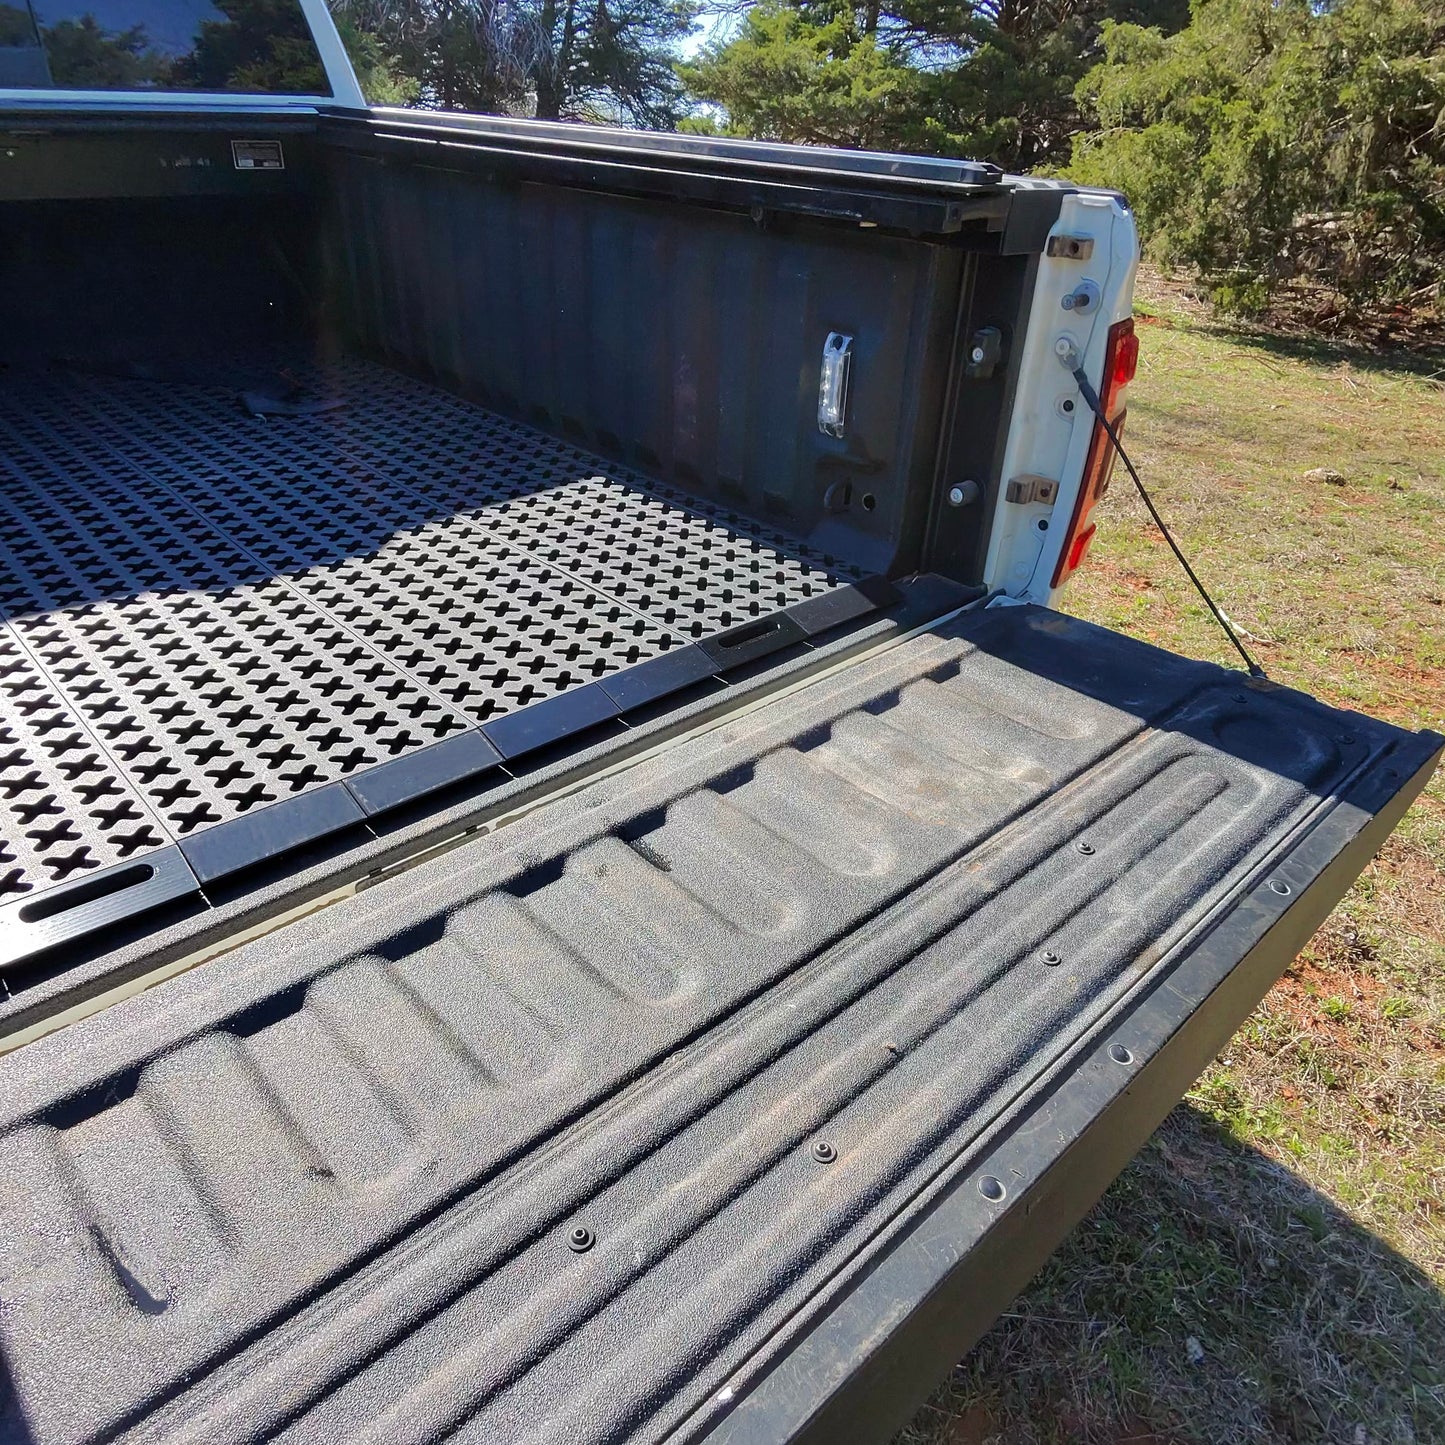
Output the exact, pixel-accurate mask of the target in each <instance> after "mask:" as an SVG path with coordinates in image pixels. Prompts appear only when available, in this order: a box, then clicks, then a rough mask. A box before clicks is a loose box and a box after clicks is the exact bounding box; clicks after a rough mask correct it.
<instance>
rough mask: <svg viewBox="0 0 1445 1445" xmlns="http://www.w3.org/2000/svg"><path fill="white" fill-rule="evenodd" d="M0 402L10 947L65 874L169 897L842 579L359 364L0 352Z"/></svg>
mask: <svg viewBox="0 0 1445 1445" xmlns="http://www.w3.org/2000/svg"><path fill="white" fill-rule="evenodd" d="M297 388H299V389H300V391H301V394H303V395H304V398H305V401H306V404H307V406H308V407H311V408H319V407H322V406H325V407H332V406H333V405H334V408H335V409H326V410H321V409H314V410H309V411H308V412H307V414H304V415H300V416H277V415H272V416H263V417H258V416H255V415H252V414H251V413H250V412H249V411H248V410H247V409H246V408H245V407H244V406H243V405H242V403H241V401H240V398H241V397H242V396H243V395H256V394H260V395H262V396H264V397H268V398H270V399H275V398H277V397H285V396H286V395H288V394H290V393H291V392H293V390H294V389H297ZM0 426H3V427H4V429H5V431H6V436H7V444H6V446H5V448H4V449H3V452H0V797H3V798H4V800H5V803H6V808H5V813H4V820H3V825H0V826H3V829H4V834H3V838H0V951H3V953H4V954H5V955H6V957H4V958H0V962H13V961H14V960H15V959H16V958H17V957H20V956H23V955H24V954H26V953H27V952H33V951H34V950H35V949H36V948H37V947H39V946H44V945H46V944H48V943H49V944H53V941H54V939H56V938H60V937H66V936H69V934H68V933H67V932H66V929H67V928H69V927H71V926H72V925H76V924H77V923H78V924H80V925H83V924H84V923H85V922H86V918H85V916H84V915H83V914H81V913H80V912H79V910H81V909H83V908H87V907H88V908H89V910H90V921H92V922H94V921H97V920H99V921H104V917H105V916H108V915H106V914H104V911H103V910H104V907H105V906H106V900H105V899H101V900H100V901H99V902H100V907H101V910H102V911H101V912H97V902H96V901H95V900H92V901H90V902H89V903H86V902H85V895H84V894H82V895H80V898H81V902H80V903H78V904H76V905H75V906H74V907H72V908H70V909H66V910H61V909H59V908H56V909H55V911H54V912H48V911H47V905H46V904H44V903H42V902H40V900H41V899H42V898H44V897H46V896H49V895H50V894H51V892H52V890H55V889H56V888H57V887H59V886H60V885H71V884H76V883H80V882H84V881H86V880H90V879H93V878H100V879H102V880H119V883H118V884H117V888H116V891H115V892H114V893H110V894H107V895H106V899H108V900H109V907H110V909H111V912H114V911H115V909H116V908H118V907H120V906H122V900H124V901H125V906H129V907H135V906H137V905H138V904H139V903H142V902H149V903H152V904H154V903H156V902H160V901H164V899H165V898H166V897H169V896H175V895H176V894H177V893H178V892H183V891H186V890H189V889H193V888H195V887H196V886H197V884H198V883H199V884H201V885H204V884H206V883H208V882H211V881H213V880H215V879H216V878H218V877H220V876H222V875H225V874H229V873H233V872H235V871H236V870H237V869H240V868H244V867H245V866H246V865H248V864H250V863H253V862H255V861H256V860H257V859H259V858H264V857H270V856H274V854H275V853H276V852H277V850H278V849H279V848H282V847H285V846H287V845H288V844H289V845H291V846H294V845H296V844H299V843H302V842H306V841H308V840H310V839H313V838H315V837H316V836H318V835H320V834H324V833H326V832H328V831H331V830H335V829H337V828H341V827H345V826H349V825H353V824H356V823H357V822H359V821H360V820H362V819H364V818H365V817H366V816H367V815H369V814H371V813H374V812H376V811H378V810H380V809H383V808H385V807H391V806H395V805H397V804H399V803H402V802H406V801H408V800H409V799H411V798H412V797H413V796H415V795H417V794H419V793H422V792H424V791H426V790H427V789H428V788H432V787H435V786H436V785H437V784H438V783H439V782H442V781H446V780H447V779H448V778H450V777H451V776H453V775H455V774H459V773H462V772H465V771H466V770H467V769H468V768H469V767H471V768H475V767H477V766H479V765H480V764H481V763H483V762H488V761H490V762H497V761H500V760H501V759H503V758H509V757H513V756H515V755H517V754H518V753H519V752H521V751H523V750H525V747H526V746H527V745H528V743H529V738H528V736H527V729H528V728H531V729H532V730H533V732H534V733H535V732H536V729H537V728H538V727H542V728H543V731H544V733H545V734H546V735H547V736H551V735H552V734H553V733H565V732H567V731H568V730H570V729H575V728H576V727H578V726H583V725H585V724H586V723H587V722H589V721H591V722H599V721H603V720H606V719H608V718H611V717H613V716H615V715H616V714H617V713H618V711H619V707H618V706H615V705H612V700H611V698H609V697H608V696H607V695H606V694H605V692H603V691H602V690H600V689H599V687H598V686H597V684H599V683H602V684H604V686H605V684H606V680H607V679H616V678H617V677H618V676H619V675H620V674H622V673H623V672H624V670H628V672H629V676H633V677H635V676H636V671H635V670H636V669H637V667H638V666H639V664H642V663H644V662H646V661H648V660H649V659H653V658H657V657H661V656H663V655H664V654H668V653H672V652H676V651H678V650H680V649H684V648H686V647H687V645H688V644H695V643H698V642H700V641H705V640H707V639H710V638H715V637H717V636H718V635H719V634H725V633H728V632H729V631H730V630H732V629H736V628H737V627H739V626H740V625H742V624H748V623H754V622H758V621H760V620H763V619H770V618H776V617H777V616H778V615H779V614H781V613H783V612H785V611H786V609H788V608H789V607H792V606H794V605H795V604H798V603H802V602H805V601H806V600H808V599H810V598H817V597H820V596H822V595H823V594H825V593H828V592H829V591H831V590H833V589H835V588H837V587H838V586H839V585H840V584H842V583H845V582H847V581H849V580H856V579H857V577H858V576H859V574H858V573H857V572H856V571H854V570H852V569H849V568H847V567H845V566H843V565H842V564H840V563H838V562H836V561H834V560H833V559H830V558H828V557H826V556H823V555H820V554H818V553H817V552H815V551H813V550H811V549H810V548H809V547H807V546H806V545H804V544H803V543H801V542H799V541H797V540H795V539H792V538H789V537H787V536H785V535H784V534H782V533H780V532H776V531H773V530H770V529H768V528H767V527H765V526H761V525H758V524H757V523H753V522H745V521H744V519H742V518H741V517H739V516H737V515H734V514H728V513H727V512H725V511H724V510H722V509H720V508H718V507H715V506H713V507H709V506H708V505H707V504H705V503H699V502H696V501H690V500H687V499H684V498H682V497H681V496H680V495H679V494H677V493H675V492H673V491H671V490H669V489H668V488H667V487H665V486H660V485H658V484H655V483H645V482H643V481H642V480H641V479H639V478H638V477H637V476H635V475H634V474H632V473H630V472H628V471H627V469H625V468H622V467H619V466H617V465H615V464H612V463H609V462H608V461H606V460H604V459H602V458H599V457H596V456H593V455H590V454H588V453H587V452H585V451H582V450H580V449H578V448H577V447H575V446H572V445H569V444H567V443H566V442H562V441H558V440H556V439H554V438H551V437H548V436H546V435H544V434H543V433H541V432H538V431H534V430H532V429H530V428H528V427H526V426H523V425H520V424H518V423H515V422H512V421H507V420H504V419H502V418H501V417H498V416H496V415H494V414H492V413H490V412H487V411H484V410H482V409H481V408H479V407H476V406H472V405H469V404H468V403H467V402H465V401H463V400H461V399H459V398H457V397H454V396H451V395H449V394H447V393H444V392H441V391H439V390H436V389H435V388H433V387H430V386H427V385H424V384H422V383H420V382H417V381H414V380H411V379H409V378H407V377H404V376H402V375H400V374H399V373H397V372H394V371H389V370H387V369H386V368H383V367H381V366H377V365H373V364H369V363H367V362H364V361H360V360H355V359H335V360H331V361H329V362H327V363H324V364H322V363H317V362H315V361H313V360H310V359H307V358H305V357H299V356H298V357H286V356H269V357H255V356H249V357H245V358H239V359H234V360H225V359H211V360H210V361H209V362H207V363H206V364H203V365H199V366H198V364H197V363H196V362H195V361H194V360H192V361H191V362H189V363H188V364H187V365H186V366H184V367H182V366H176V367H174V368H171V369H170V370H169V372H168V369H167V368H166V367H165V366H159V367H157V366H151V367H148V368H146V369H144V370H138V369H135V368H132V369H130V370H129V372H127V371H126V370H125V369H117V372H115V373H111V374H107V373H106V372H105V371H104V370H103V369H97V368H95V367H94V366H92V367H91V368H89V369H87V370H80V369H76V370H67V369H66V368H64V367H59V366H51V367H45V368H34V367H31V368H20V367H16V368H12V369H11V370H10V372H9V374H8V375H7V376H6V377H5V378H4V380H3V384H0ZM693 656H694V659H695V660H694V661H693V663H692V665H691V671H690V673H689V674H687V677H685V678H684V680H688V678H690V680H692V681H696V680H698V678H700V677H706V676H707V675H708V674H709V673H710V672H713V671H718V670H720V667H721V662H720V661H714V662H713V663H712V665H710V666H709V665H707V660H706V659H705V658H701V657H700V656H697V655H696V654H694V655H693ZM679 665H680V666H681V665H682V664H679ZM679 676H682V673H679ZM538 703H547V704H548V707H546V708H544V709H542V710H541V711H540V712H539V711H538V709H537V707H536V704H538ZM444 741H448V747H447V748H445V749H437V748H436V747H435V745H436V744H438V743H441V742H444ZM530 741H535V738H532V739H530ZM428 749H430V750H429V751H427V750H428ZM423 753H424V757H422V759H421V761H420V762H418V761H417V758H418V755H419V754H423ZM142 867H144V868H145V869H146V870H147V871H146V872H145V873H144V874H142V873H140V872H137V871H136V870H137V869H139V868H142ZM128 873H129V874H131V875H133V877H134V878H135V879H137V880H139V881H138V882H133V883H132V884H131V885H130V886H129V887H121V886H120V884H123V883H124V882H125V880H126V877H127V874H128ZM57 896H58V895H57ZM62 925H64V927H62Z"/></svg>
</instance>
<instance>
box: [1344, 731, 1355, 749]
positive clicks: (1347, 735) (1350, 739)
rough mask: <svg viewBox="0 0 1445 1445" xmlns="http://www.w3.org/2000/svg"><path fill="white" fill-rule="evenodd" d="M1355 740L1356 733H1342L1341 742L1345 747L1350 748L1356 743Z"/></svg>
mask: <svg viewBox="0 0 1445 1445" xmlns="http://www.w3.org/2000/svg"><path fill="white" fill-rule="evenodd" d="M1354 740H1355V735H1354V733H1341V734H1340V741H1341V742H1342V743H1344V745H1345V746H1346V747H1348V746H1349V745H1350V744H1351V743H1352V742H1354Z"/></svg>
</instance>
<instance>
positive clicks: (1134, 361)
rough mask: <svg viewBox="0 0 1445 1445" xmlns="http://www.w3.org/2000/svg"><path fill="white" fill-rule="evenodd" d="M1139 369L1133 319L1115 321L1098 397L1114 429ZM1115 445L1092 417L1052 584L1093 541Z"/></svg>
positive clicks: (1064, 577)
mask: <svg viewBox="0 0 1445 1445" xmlns="http://www.w3.org/2000/svg"><path fill="white" fill-rule="evenodd" d="M1138 369H1139V338H1138V337H1137V336H1135V335H1134V318H1133V317H1132V316H1131V317H1130V318H1129V319H1128V320H1127V321H1119V322H1116V323H1115V324H1114V325H1113V326H1111V327H1110V328H1109V339H1108V343H1107V345H1106V346H1105V349H1104V381H1103V385H1102V386H1101V387H1100V388H1099V399H1100V401H1101V402H1102V403H1103V406H1104V415H1105V416H1107V417H1108V418H1109V421H1110V424H1111V425H1112V426H1113V428H1114V430H1115V431H1116V432H1122V431H1123V430H1124V418H1125V416H1126V415H1127V411H1126V409H1125V406H1124V392H1125V390H1126V389H1127V388H1128V385H1129V383H1130V382H1131V381H1133V380H1134V373H1135V372H1136V371H1138ZM1114 456H1115V452H1114V446H1113V443H1112V442H1111V441H1110V440H1109V433H1108V432H1106V431H1105V430H1104V427H1103V423H1102V422H1100V421H1099V419H1098V418H1097V417H1095V418H1094V434H1093V436H1092V437H1091V438H1090V439H1089V455H1088V457H1087V458H1086V460H1085V462H1084V478H1083V481H1082V482H1080V484H1079V495H1078V499H1077V500H1076V501H1075V502H1074V515H1073V517H1072V519H1071V520H1070V522H1069V530H1068V533H1067V534H1066V535H1065V537H1064V545H1063V548H1062V550H1061V551H1060V552H1059V562H1058V566H1056V567H1055V568H1054V581H1053V585H1054V586H1055V587H1059V586H1062V585H1063V583H1065V582H1067V581H1068V579H1069V577H1070V576H1072V575H1073V573H1074V572H1076V571H1077V570H1078V569H1079V567H1080V566H1081V565H1082V564H1083V561H1084V558H1085V557H1086V556H1087V555H1088V552H1089V546H1090V544H1091V543H1092V542H1093V540H1094V532H1095V530H1096V527H1095V524H1094V523H1093V522H1091V521H1090V520H1089V514H1090V513H1091V512H1092V511H1093V510H1094V505H1095V503H1097V502H1098V500H1099V498H1100V497H1102V496H1103V495H1104V493H1105V492H1107V491H1108V490H1109V478H1110V477H1111V476H1112V475H1113V472H1114Z"/></svg>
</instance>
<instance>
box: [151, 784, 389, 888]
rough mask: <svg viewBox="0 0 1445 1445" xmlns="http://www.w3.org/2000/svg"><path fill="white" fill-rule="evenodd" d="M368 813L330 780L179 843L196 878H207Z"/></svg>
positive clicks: (271, 855) (347, 824)
mask: <svg viewBox="0 0 1445 1445" xmlns="http://www.w3.org/2000/svg"><path fill="white" fill-rule="evenodd" d="M365 817H366V815H365V814H364V813H363V812H362V810H361V804H360V803H358V802H357V801H356V799H355V798H354V797H352V795H351V793H350V792H349V791H348V790H347V787H346V784H345V783H342V782H337V783H328V784H327V785H326V786H325V787H324V788H317V790H316V791H315V792H314V793H302V794H300V795H299V796H298V797H295V798H287V799H285V800H284V801H283V802H280V803H272V804H271V805H270V806H269V807H266V808H258V809H257V810H256V811H255V812H254V813H243V814H242V815H241V816H240V817H239V818H232V819H231V821H230V822H229V823H221V824H219V825H218V826H216V827H214V828H211V829H209V830H208V831H207V832H204V833H199V834H197V835H196V836H195V837H194V838H187V839H185V840H183V841H182V843H181V845H180V848H181V852H182V853H184V854H185V856H186V861H187V862H188V863H189V864H190V865H191V867H192V868H194V869H195V871H196V877H197V878H199V879H200V880H201V882H202V883H209V882H211V881H212V880H213V879H216V878H222V877H224V876H225V875H226V874H227V873H235V872H238V871H239V870H240V869H242V868H249V867H250V866H251V865H252V864H254V863H260V862H262V861H264V860H265V859H267V858H274V857H275V856H276V855H277V854H278V853H289V852H290V851H291V849H293V848H299V847H301V846H302V845H303V844H305V843H313V842H315V841H316V839H318V838H324V837H325V836H326V835H327V834H328V833H336V832H339V831H340V830H341V829H342V828H349V827H351V826H352V825H353V824H355V823H360V822H363V821H364V820H365Z"/></svg>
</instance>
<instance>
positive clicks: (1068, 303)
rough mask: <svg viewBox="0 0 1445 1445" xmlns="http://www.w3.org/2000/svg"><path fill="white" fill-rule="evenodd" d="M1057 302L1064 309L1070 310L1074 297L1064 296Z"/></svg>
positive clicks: (1072, 307)
mask: <svg viewBox="0 0 1445 1445" xmlns="http://www.w3.org/2000/svg"><path fill="white" fill-rule="evenodd" d="M1059 304H1060V305H1061V306H1062V307H1063V308H1064V310H1065V311H1072V310H1073V309H1074V298H1073V297H1072V296H1065V297H1064V299H1063V300H1062V301H1061V302H1060V303H1059Z"/></svg>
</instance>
